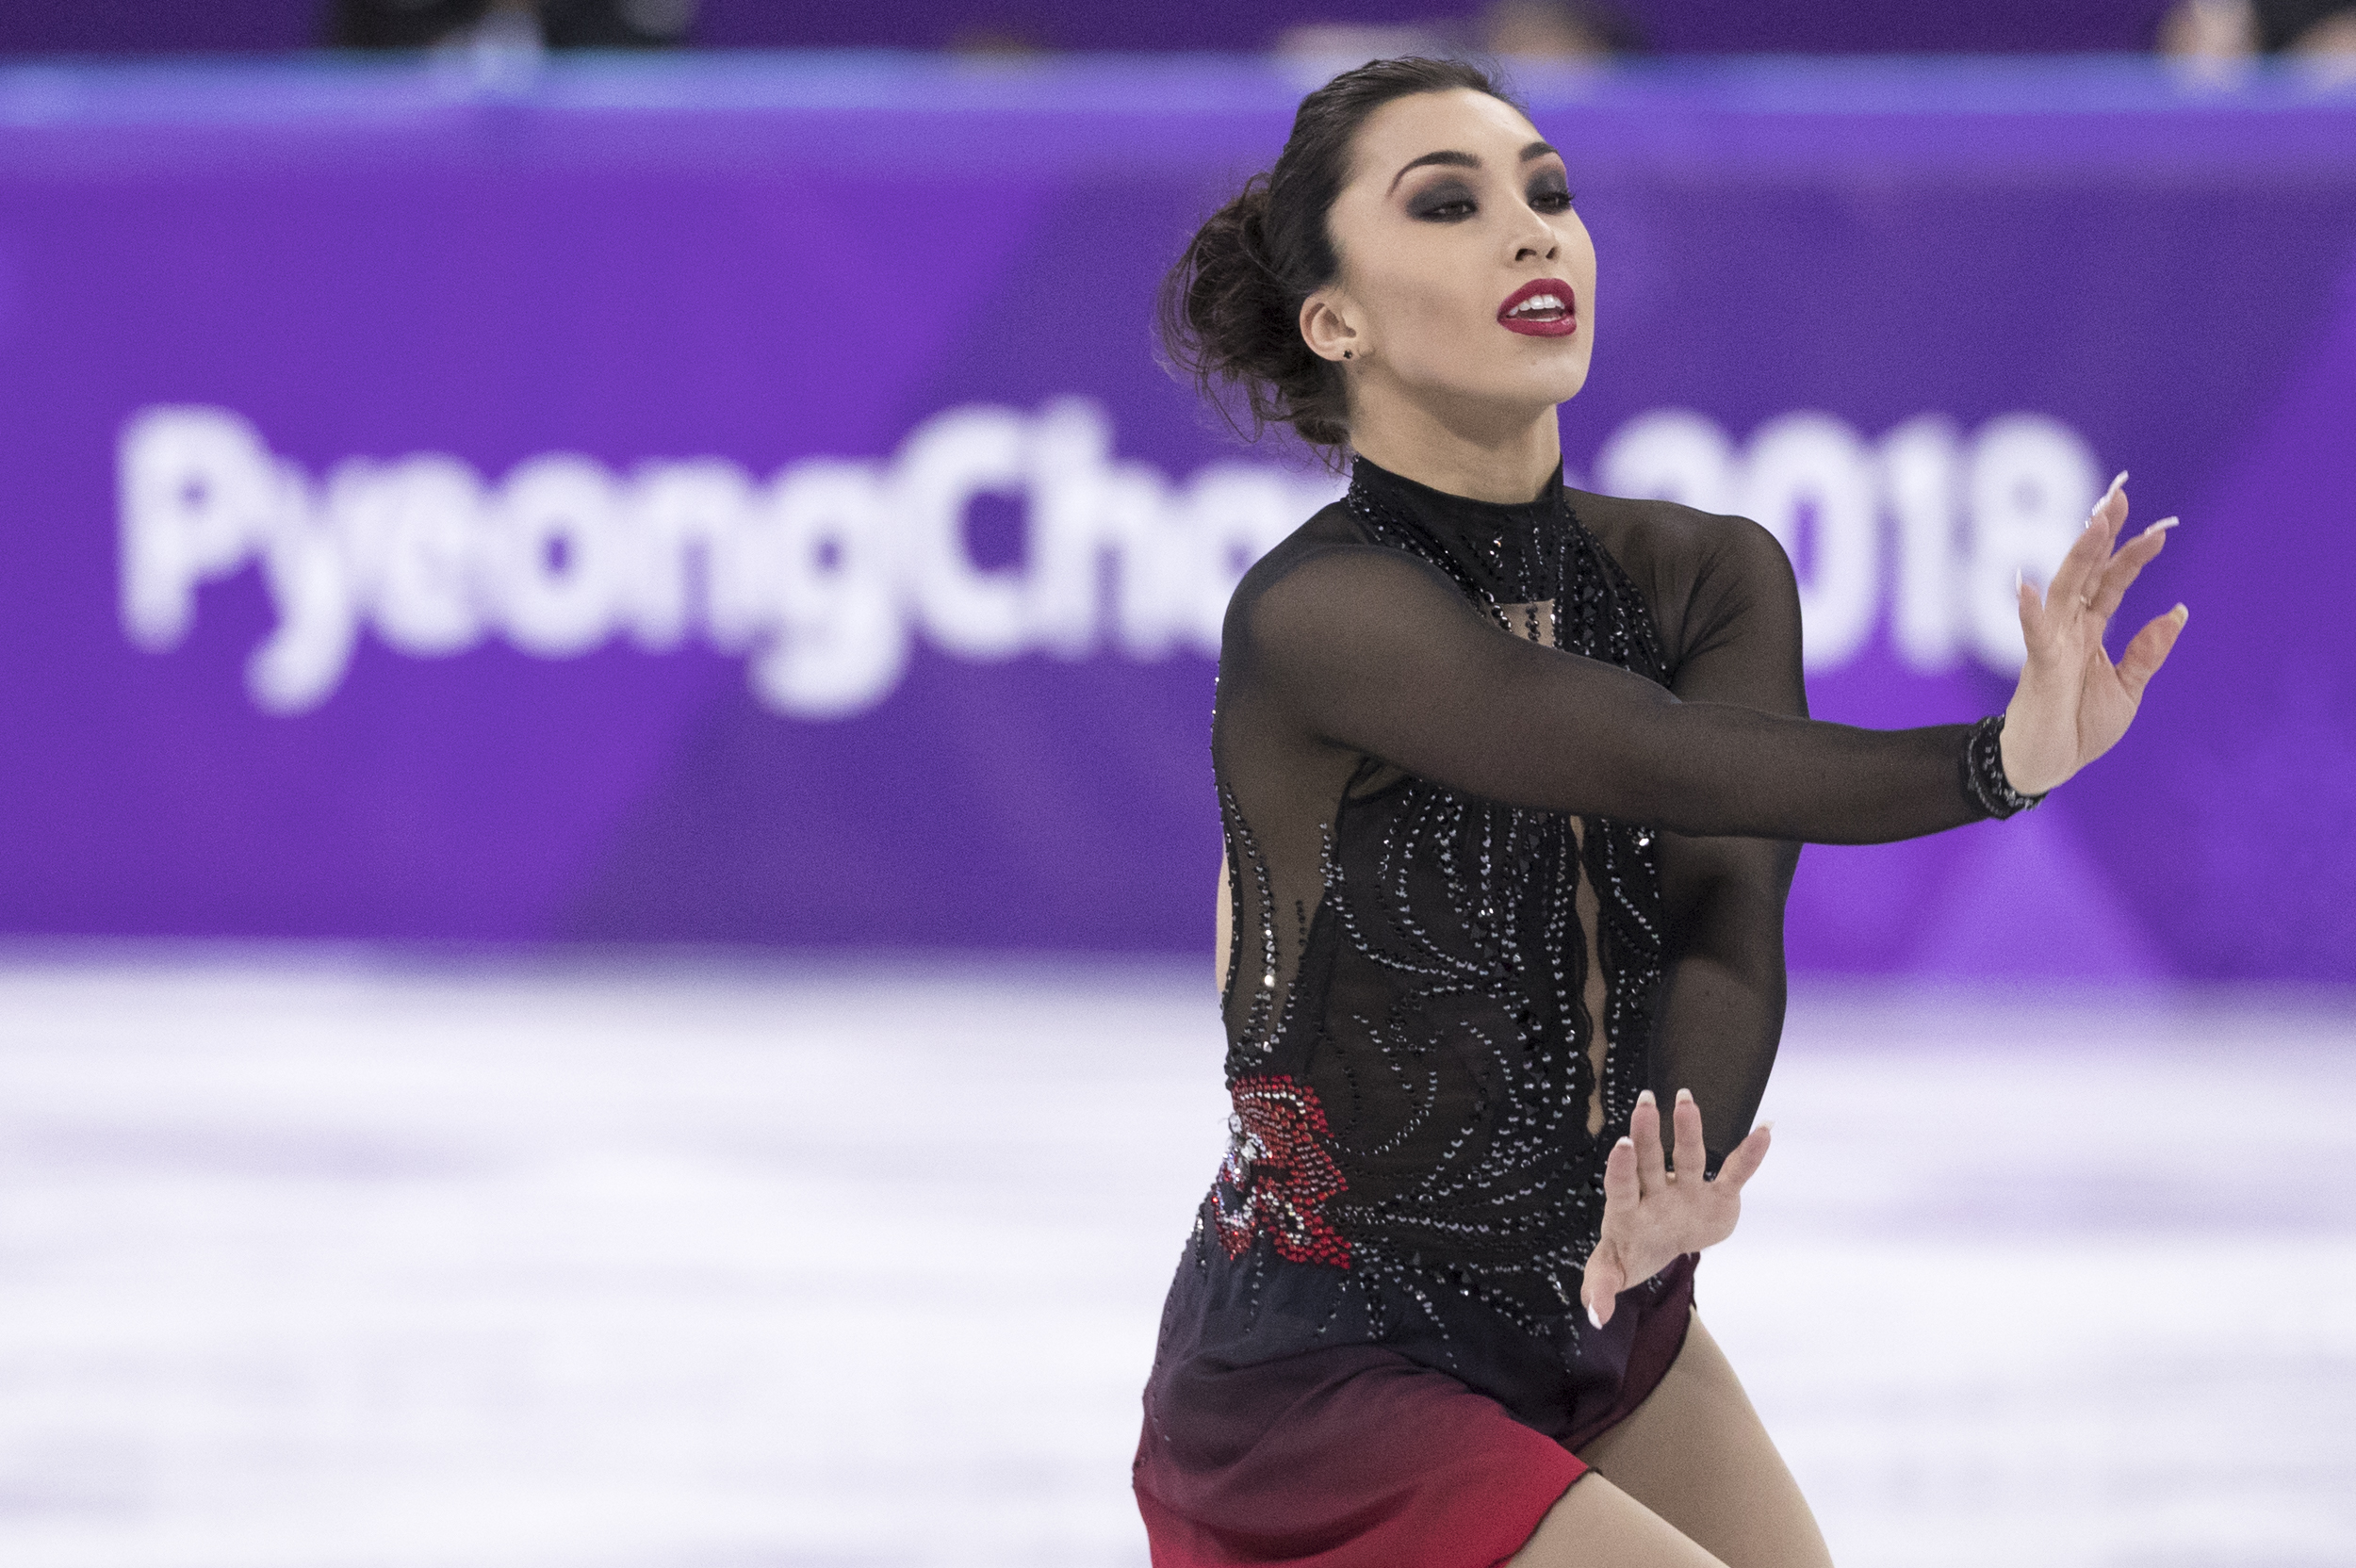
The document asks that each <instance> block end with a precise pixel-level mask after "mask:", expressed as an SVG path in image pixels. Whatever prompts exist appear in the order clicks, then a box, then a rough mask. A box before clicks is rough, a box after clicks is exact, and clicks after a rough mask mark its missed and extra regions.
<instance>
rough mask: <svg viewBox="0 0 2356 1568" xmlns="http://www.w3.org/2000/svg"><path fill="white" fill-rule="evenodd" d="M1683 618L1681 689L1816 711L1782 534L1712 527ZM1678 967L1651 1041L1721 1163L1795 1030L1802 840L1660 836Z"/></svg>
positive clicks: (1689, 696)
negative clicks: (1790, 974)
mask: <svg viewBox="0 0 2356 1568" xmlns="http://www.w3.org/2000/svg"><path fill="white" fill-rule="evenodd" d="M1712 521H1713V526H1712V527H1711V528H1710V533H1709V538H1708V542H1707V544H1706V546H1705V547H1703V548H1702V549H1701V550H1700V551H1699V552H1698V554H1699V557H1700V559H1699V560H1698V562H1697V563H1696V564H1694V565H1693V568H1692V569H1691V570H1690V571H1684V572H1680V573H1679V574H1678V575H1679V576H1680V577H1682V578H1684V579H1685V580H1686V581H1687V582H1688V583H1689V584H1690V587H1689V589H1688V592H1687V595H1686V597H1685V603H1684V606H1683V612H1684V613H1682V614H1681V615H1680V616H1679V617H1678V624H1679V626H1680V628H1681V630H1682V637H1681V641H1682V644H1683V645H1682V646H1681V647H1679V648H1677V650H1675V652H1674V655H1673V668H1674V670H1675V675H1674V678H1673V679H1672V681H1671V690H1673V691H1675V692H1676V693H1677V696H1678V697H1679V698H1681V699H1683V700H1685V701H1688V702H1730V703H1735V704H1738V705H1740V706H1742V707H1744V708H1750V709H1756V710H1758V711H1761V712H1766V713H1777V714H1783V715H1786V716H1789V717H1792V718H1802V719H1804V718H1806V717H1807V716H1808V688H1807V685H1806V683H1805V682H1804V680H1803V678H1802V677H1801V671H1800V596H1799V589H1798V587H1797V585H1796V584H1795V583H1794V582H1793V581H1792V564H1791V562H1790V561H1789V560H1787V559H1786V558H1785V556H1784V553H1783V548H1782V547H1781V546H1780V545H1778V544H1776V543H1775V537H1774V536H1773V535H1772V534H1770V533H1768V532H1767V531H1766V530H1764V529H1762V528H1759V526H1758V525H1757V524H1755V523H1747V522H1742V521H1741V520H1739V519H1733V518H1726V519H1713V520H1712ZM1660 853H1661V891H1662V894H1663V896H1664V899H1665V901H1666V903H1667V907H1668V939H1669V969H1668V974H1667V977H1666V981H1665V984H1664V986H1663V988H1662V991H1661V1004H1660V1015H1659V1021H1658V1025H1657V1027H1656V1028H1655V1030H1654V1033H1653V1055H1652V1087H1653V1092H1654V1093H1655V1094H1656V1095H1658V1096H1659V1097H1660V1100H1661V1103H1662V1104H1663V1105H1667V1104H1668V1103H1670V1101H1671V1097H1672V1096H1673V1095H1674V1094H1675V1093H1676V1092H1677V1090H1678V1089H1680V1088H1689V1089H1692V1090H1693V1098H1694V1101H1695V1103H1698V1104H1699V1105H1700V1107H1701V1112H1702V1132H1703V1135H1704V1137H1705V1140H1706V1141H1707V1143H1708V1145H1709V1148H1710V1170H1711V1172H1713V1173H1714V1172H1715V1171H1716V1170H1717V1168H1718V1165H1719V1163H1720V1162H1721V1161H1723V1160H1724V1159H1725V1158H1726V1152H1727V1151H1728V1150H1730V1149H1732V1148H1733V1147H1734V1146H1735V1145H1736V1144H1737V1143H1740V1142H1741V1141H1742V1137H1743V1135H1745V1134H1747V1133H1748V1132H1749V1131H1750V1129H1751V1122H1752V1119H1753V1118H1754V1117H1756V1116H1757V1115H1758V1112H1759V1100H1760V1097H1761V1096H1763V1095H1764V1094H1765V1093H1766V1091H1767V1075H1768V1072H1769V1070H1771V1069H1772V1068H1774V1066H1775V1048H1776V1045H1777V1043H1778V1042H1779V1041H1780V1040H1781V1038H1782V1036H1783V1007H1784V966H1783V905H1784V898H1785V895H1786V894H1788V893H1789V892H1790V891H1791V888H1792V872H1793V870H1794V869H1795V868H1796V867H1797V866H1798V864H1799V857H1800V846H1799V845H1798V844H1797V843H1796V842H1794V841H1791V840H1789V839H1747V838H1687V837H1684V836H1682V835H1679V834H1675V833H1665V834H1663V835H1662V836H1661V846H1660Z"/></svg>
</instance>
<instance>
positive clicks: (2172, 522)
mask: <svg viewBox="0 0 2356 1568" xmlns="http://www.w3.org/2000/svg"><path fill="white" fill-rule="evenodd" d="M2183 521H2184V519H2183V518H2182V517H2162V518H2161V519H2160V520H2159V521H2158V522H2156V523H2153V524H2152V525H2151V527H2150V528H2147V529H2145V530H2144V532H2146V533H2157V532H2159V531H2161V530H2163V529H2170V528H2174V527H2175V526H2176V525H2177V524H2178V523H2181V522H2183Z"/></svg>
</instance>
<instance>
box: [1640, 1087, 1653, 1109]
mask: <svg viewBox="0 0 2356 1568" xmlns="http://www.w3.org/2000/svg"><path fill="white" fill-rule="evenodd" d="M1636 1103H1638V1104H1639V1105H1649V1104H1651V1103H1653V1099H1652V1090H1650V1089H1644V1090H1643V1091H1641V1092H1639V1093H1638V1095H1637V1096H1636Z"/></svg>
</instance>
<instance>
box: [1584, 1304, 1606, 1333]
mask: <svg viewBox="0 0 2356 1568" xmlns="http://www.w3.org/2000/svg"><path fill="white" fill-rule="evenodd" d="M1587 1321H1588V1322H1589V1323H1590V1324H1591V1325H1593V1326H1594V1327H1595V1328H1598V1329H1600V1328H1602V1327H1603V1319H1602V1318H1601V1317H1599V1316H1597V1315H1596V1314H1595V1303H1594V1302H1592V1301H1590V1302H1589V1303H1588V1304H1587Z"/></svg>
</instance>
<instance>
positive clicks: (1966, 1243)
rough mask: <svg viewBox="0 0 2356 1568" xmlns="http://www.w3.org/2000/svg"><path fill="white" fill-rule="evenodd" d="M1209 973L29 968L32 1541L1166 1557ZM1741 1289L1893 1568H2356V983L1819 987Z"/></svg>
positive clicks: (1792, 1401) (1779, 1388)
mask: <svg viewBox="0 0 2356 1568" xmlns="http://www.w3.org/2000/svg"><path fill="white" fill-rule="evenodd" d="M1206 970H1207V966H1205V965H1190V966H1187V967H1186V969H1184V970H1170V969H1160V968H1122V967H1098V968H1074V967H1070V966H1061V967H1057V966H1047V965H1038V966H1019V965H1017V966H1008V965H1000V966H979V965H973V964H962V965H936V966H931V967H929V968H919V967H914V966H908V965H902V966H897V967H877V966H833V967H823V966H810V965H791V964H779V963H754V962H749V961H748V962H743V963H735V964H727V963H715V962H711V961H699V962H686V961H653V960H632V961H627V962H612V963H605V964H602V965H599V964H592V963H588V962H585V961H584V962H578V963H569V964H562V965H549V966H543V967H538V968H527V967H517V966H515V965H512V964H510V965H497V964H488V963H483V964H472V965H467V964H457V965H451V964H447V963H445V964H441V965H438V966H436V965H425V964H417V963H409V964H402V963H398V962H395V961H392V960H389V959H385V958H384V957H381V956H378V957H371V956H367V955H344V956H333V955H329V956H321V955H319V954H316V953H313V954H286V953H270V952H261V953H256V952H244V953H220V952H210V953H167V954H160V955H158V954H153V953H148V954H136V953H123V952H121V951H118V950H102V951H99V952H96V953H69V954H64V955H55V954H53V955H47V956H42V955H29V956H28V955H24V954H20V955H18V956H15V957H14V958H11V959H8V960H7V961H5V962H0V1564H4V1565H5V1568H854V1565H860V1568H864V1565H885V1564H890V1565H894V1568H901V1565H908V1568H914V1565H925V1568H936V1565H937V1568H997V1565H1002V1564H1003V1565H1008V1568H1012V1565H1016V1564H1022V1565H1024V1568H1058V1565H1065V1564H1072V1565H1080V1564H1085V1565H1088V1568H1137V1565H1141V1564H1143V1562H1144V1560H1145V1552H1144V1542H1143V1537H1142V1534H1141V1532H1140V1530H1139V1528H1138V1527H1137V1521H1136V1515H1135V1513H1134V1511H1133V1510H1132V1507H1131V1504H1130V1500H1129V1495H1128V1492H1127V1466H1128V1459H1129V1455H1130V1452H1131V1450H1132V1448H1133V1447H1134V1445H1135V1442H1136V1435H1137V1387H1138V1384H1139V1382H1140V1381H1141V1380H1142V1378H1143V1376H1144V1372H1145V1367H1146V1364H1147V1362H1148V1360H1149V1358H1150V1356H1151V1353H1152V1344H1153V1328H1154V1322H1155V1316H1156V1313H1157V1310H1158V1306H1159V1301H1160V1296H1161V1292H1162V1289H1163V1287H1164V1285H1165V1283H1166V1282H1167V1280H1168V1276H1169V1271H1170V1267H1171V1266H1172V1264H1173V1263H1174V1261H1175V1259H1176V1257H1177V1253H1178V1250H1179V1246H1180V1242H1181V1238H1182V1236H1183V1235H1184V1233H1185V1232H1186V1225H1187V1221H1188V1217H1189V1213H1190V1211H1191V1208H1192V1205H1193V1203H1194V1201H1195V1200H1196V1198H1197V1196H1198V1195H1199V1193H1200V1191H1201V1189H1202V1187H1203V1184H1204V1183H1205V1182H1206V1181H1207V1180H1208V1179H1209V1176H1210V1174H1211V1170H1212V1168H1213V1166H1214V1164H1215V1163H1216V1160H1217V1158H1218V1154H1219V1149H1220V1146H1221V1143H1222V1140H1223V1136H1224V1133H1223V1116H1224V1107H1223V1105H1222V1103H1221V1097H1220V1092H1219V1041H1218V1038H1217V1034H1216V1027H1215V1020H1214V1018H1213V1015H1212V1011H1211V1007H1210V1004H1209V999H1208V990H1207V988H1208V979H1207V975H1206V973H1205V971H1206ZM1768 1114H1769V1115H1772V1116H1774V1117H1775V1119H1776V1121H1777V1146H1776V1150H1775V1154H1774V1156H1773V1157H1772V1159H1771V1160H1770V1161H1769V1164H1768V1166H1767V1168H1766V1170H1765V1171H1764V1172H1763V1173H1762V1174H1761V1176H1760V1177H1759V1181H1758V1183H1757V1184H1755V1186H1754V1187H1753V1189H1752V1198H1751V1201H1750V1203H1749V1208H1748V1212H1747V1213H1746V1215H1745V1217H1744V1220H1743V1225H1742V1230H1741V1232H1740V1233H1738V1234H1737V1235H1736V1237H1735V1238H1734V1240H1732V1241H1731V1242H1729V1243H1728V1244H1727V1245H1726V1246H1725V1247H1724V1248H1722V1249H1720V1250H1717V1251H1716V1252H1714V1253H1712V1254H1711V1255H1710V1258H1709V1259H1708V1260H1707V1262H1706V1264H1705V1266H1704V1267H1703V1270H1702V1274H1701V1284H1700V1295H1701V1302H1702V1311H1703V1314H1704V1315H1705V1316H1706V1317H1707V1318H1708V1320H1709V1322H1710V1326H1711V1329H1712V1330H1713V1331H1714V1332H1715V1333H1716V1334H1717V1335H1718V1337H1719V1338H1720V1340H1721V1341H1722V1342H1723V1343H1724V1344H1725V1345H1726V1348H1727V1350H1728V1352H1729V1354H1730V1355H1731V1356H1732V1357H1733V1359H1734V1361H1735V1364H1736V1365H1737V1367H1738V1368H1739V1369H1740V1370H1741V1371H1742V1373H1743V1375H1744V1377H1745V1379H1746V1380H1747V1382H1748V1383H1749V1385H1750V1388H1751V1390H1752V1393H1753V1395H1754V1397H1755V1398H1756V1399H1757V1401H1758V1403H1759V1407H1760V1409H1761V1411H1762V1412H1763V1413H1764V1415H1765V1417H1766V1420H1767V1422H1768V1425H1769V1427H1770V1429H1772V1430H1773V1431H1774V1432H1775V1435H1776V1437H1777V1439H1778V1441H1779V1442H1780V1443H1781V1445H1782V1446H1783V1449H1784V1452H1785V1453H1786V1455H1787V1457H1788V1458H1789V1459H1790V1461H1791V1462H1792V1467H1793V1469H1794V1470H1795V1471H1796V1472H1797V1473H1798V1475H1799V1477H1800V1478H1801V1481H1802V1483H1803V1485H1804V1486H1805V1487H1806V1488H1807V1489H1808V1493H1809V1495H1810V1496H1811V1497H1812V1499H1813V1500H1814V1502H1815V1504H1816V1506H1817V1509H1818V1511H1819V1513H1820V1516H1821V1517H1822V1519H1823V1521H1824V1527H1825V1530H1826V1533H1827V1535H1828V1536H1829V1537H1830V1539H1831V1541H1832V1544H1833V1546H1834V1550H1835V1554H1836V1556H1837V1557H1838V1559H1839V1560H1841V1562H1842V1563H1843V1564H1845V1565H1847V1568H1879V1565H1890V1568H1898V1565H1917V1564H1920V1565H1926V1568H1928V1565H1942V1568H1943V1565H1947V1564H1954V1565H1956V1568H1962V1565H1964V1564H1973V1565H1979V1564H1986V1563H1989V1562H2000V1563H2004V1564H2005V1565H2006V1568H2125V1565H2130V1564H2135V1565H2145V1564H2148V1565H2152V1568H2212V1565H2214V1568H2226V1565H2229V1564H2230V1565H2234V1568H2241V1565H2246V1564H2278V1565H2280V1564H2296V1565H2299V1568H2310V1565H2321V1564H2324V1563H2340V1562H2347V1561H2350V1560H2356V1195H2352V1194H2351V1191H2350V1187H2349V1182H2350V1179H2351V1172H2352V1171H2356V1157H2352V1156H2356V1011H2352V1010H2350V1008H2349V1006H2348V1004H2347V1003H2346V1002H2345V1001H2344V1000H2342V1001H2335V1000H2333V999H2331V998H2329V997H2315V998H2307V999H2304V1000H2301V999H2298V998H2286V997H2283V996H2281V995H2274V996H2267V995H2264V994H2260V993H2248V994H2206V995H2176V996H2166V997H2152V996H2146V997H2141V998H2137V997H2129V996H2117V995H2102V994H2091V993H2077V994H2062V993H2047V994H2021V993H2009V994H2008V993H1996V992H1988V991H1979V992H1971V991H1939V992H1922V991H1912V992H1909V991H1903V990H1892V989H1887V988H1884V989H1876V990H1870V991H1857V990H1846V991H1844V990H1836V989H1827V988H1823V987H1821V986H1819V987H1816V988H1808V987H1805V986H1804V987H1803V988H1802V990H1801V994H1800V998H1799V1001H1798V1002H1797V1004H1796V1005H1795V1008H1794V1013H1793V1018H1792V1026H1791V1029H1790V1031H1789V1033H1788V1035H1787V1039H1786V1044H1785V1048H1784V1057H1783V1061H1782V1064H1781V1065H1780V1067H1779V1068H1778V1069H1777V1073H1776V1079H1775V1086H1774V1088H1773V1090H1772V1091H1771V1094H1770V1097H1769V1105H1768Z"/></svg>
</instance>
